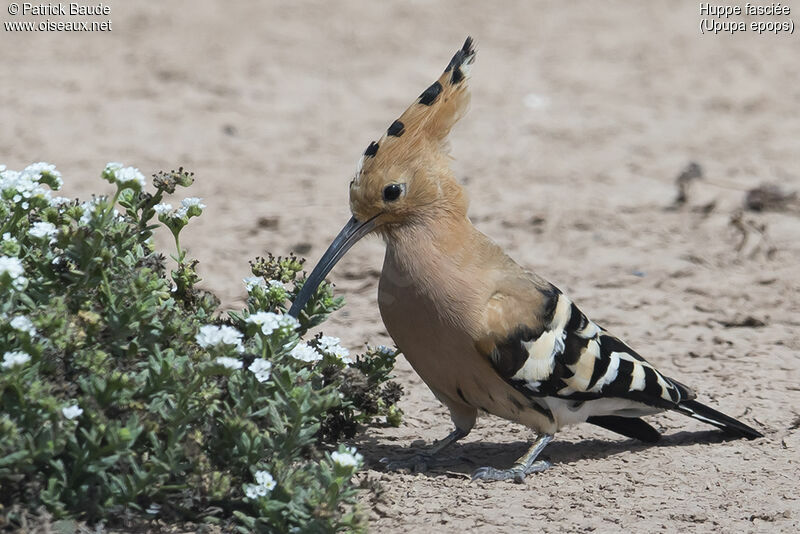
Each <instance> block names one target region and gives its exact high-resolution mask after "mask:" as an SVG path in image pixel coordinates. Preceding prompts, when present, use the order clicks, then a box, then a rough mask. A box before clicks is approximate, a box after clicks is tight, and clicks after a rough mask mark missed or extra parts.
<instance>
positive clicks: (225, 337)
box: [195, 325, 244, 352]
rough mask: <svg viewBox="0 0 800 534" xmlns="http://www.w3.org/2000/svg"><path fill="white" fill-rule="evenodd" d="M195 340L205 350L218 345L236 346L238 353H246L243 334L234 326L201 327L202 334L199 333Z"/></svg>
mask: <svg viewBox="0 0 800 534" xmlns="http://www.w3.org/2000/svg"><path fill="white" fill-rule="evenodd" d="M195 339H196V340H197V344H198V345H200V346H201V347H203V348H209V347H216V346H217V345H234V346H235V347H236V350H237V351H238V352H244V347H243V346H242V333H241V332H239V331H238V330H236V329H235V328H233V327H232V326H214V325H205V326H201V327H200V332H198V333H197V336H195Z"/></svg>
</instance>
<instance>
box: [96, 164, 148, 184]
mask: <svg viewBox="0 0 800 534" xmlns="http://www.w3.org/2000/svg"><path fill="white" fill-rule="evenodd" d="M103 177H104V178H105V179H106V180H109V181H111V182H116V183H118V184H129V183H131V182H135V183H136V184H137V185H138V187H139V188H144V187H145V186H146V185H147V182H146V181H145V179H144V175H143V174H142V173H141V172H140V171H139V169H137V168H136V167H123V166H122V163H118V162H116V161H111V162H109V163H106V168H105V169H104V170H103Z"/></svg>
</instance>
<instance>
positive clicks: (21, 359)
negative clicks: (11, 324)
mask: <svg viewBox="0 0 800 534" xmlns="http://www.w3.org/2000/svg"><path fill="white" fill-rule="evenodd" d="M29 361H31V355H30V354H28V353H27V352H22V351H20V350H15V351H9V352H6V353H5V354H3V363H2V364H0V365H2V366H3V367H4V368H5V369H10V368H12V367H16V366H18V365H25V364H26V363H28V362H29Z"/></svg>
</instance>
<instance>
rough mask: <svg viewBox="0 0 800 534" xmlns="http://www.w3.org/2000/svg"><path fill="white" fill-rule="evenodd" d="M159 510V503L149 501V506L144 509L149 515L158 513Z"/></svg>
mask: <svg viewBox="0 0 800 534" xmlns="http://www.w3.org/2000/svg"><path fill="white" fill-rule="evenodd" d="M160 511H161V505H160V504H158V503H155V502H154V503H150V506H149V507H148V508H147V510H145V512H146V513H148V514H150V515H158V513H159V512H160Z"/></svg>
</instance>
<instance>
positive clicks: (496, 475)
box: [472, 460, 551, 484]
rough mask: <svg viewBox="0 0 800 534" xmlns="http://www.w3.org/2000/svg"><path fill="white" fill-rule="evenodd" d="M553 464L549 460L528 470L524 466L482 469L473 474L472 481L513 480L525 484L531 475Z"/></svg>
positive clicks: (535, 463)
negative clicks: (527, 477)
mask: <svg viewBox="0 0 800 534" xmlns="http://www.w3.org/2000/svg"><path fill="white" fill-rule="evenodd" d="M550 466H551V464H550V462H548V461H547V460H539V461H538V462H534V463H533V464H531V466H530V467H529V468H528V469H525V467H524V466H521V465H515V466H514V467H512V468H510V469H495V468H494V467H480V468H478V469H476V470H475V472H473V473H472V481H473V482H474V481H475V480H489V481H499V480H513V481H514V482H516V483H517V484H522V483H523V482H525V476H526V475H530V474H531V473H539V472H541V471H544V470H545V469H547V468H548V467H550Z"/></svg>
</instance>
